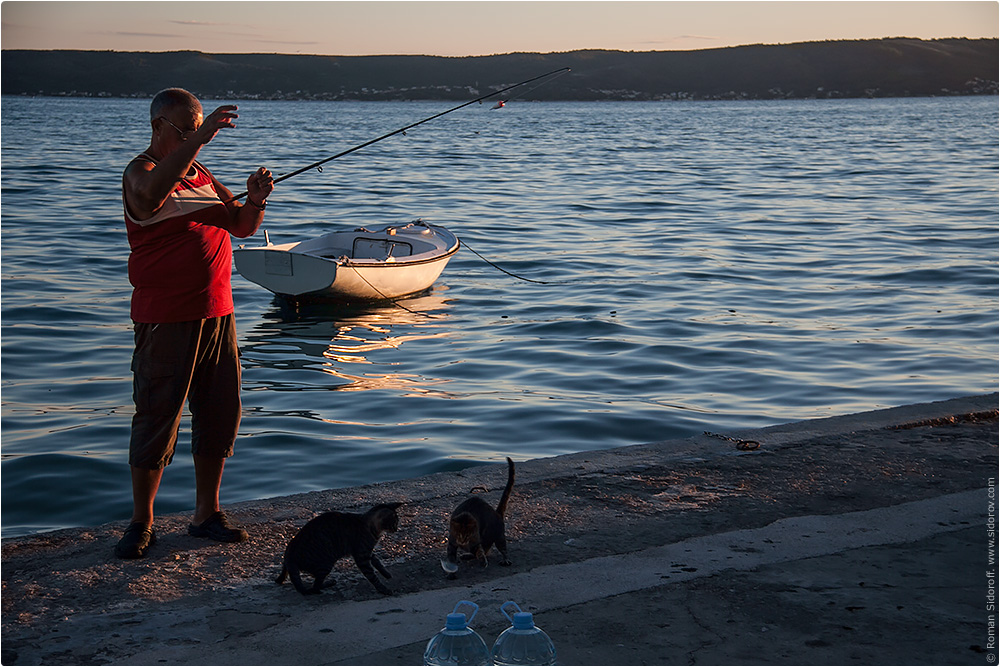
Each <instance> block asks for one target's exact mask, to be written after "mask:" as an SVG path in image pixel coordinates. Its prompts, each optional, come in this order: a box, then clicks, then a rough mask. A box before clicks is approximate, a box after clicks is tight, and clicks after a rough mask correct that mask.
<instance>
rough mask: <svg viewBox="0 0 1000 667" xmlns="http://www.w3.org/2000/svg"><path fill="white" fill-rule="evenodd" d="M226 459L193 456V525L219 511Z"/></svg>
mask: <svg viewBox="0 0 1000 667" xmlns="http://www.w3.org/2000/svg"><path fill="white" fill-rule="evenodd" d="M225 465H226V459H217V458H212V457H210V456H199V455H197V454H195V455H194V479H195V487H196V488H195V507H194V523H195V525H199V524H201V523H203V522H205V521H207V520H208V519H209V517H211V516H212V515H213V514H215V513H216V512H218V511H219V489H220V488H221V486H222V469H223V468H224V467H225Z"/></svg>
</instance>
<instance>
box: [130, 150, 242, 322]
mask: <svg viewBox="0 0 1000 667" xmlns="http://www.w3.org/2000/svg"><path fill="white" fill-rule="evenodd" d="M137 159H141V160H147V161H149V162H154V163H155V160H152V159H151V158H150V157H149V156H147V155H140V156H139V157H138V158H137ZM194 172H195V173H194V175H192V176H189V177H187V178H184V179H182V180H181V181H179V182H178V183H177V185H176V187H175V188H174V191H173V192H171V193H170V196H169V197H168V198H167V201H166V202H165V203H164V204H163V206H162V207H161V208H160V210H159V211H157V213H156V215H154V216H153V217H152V218H150V219H148V220H136V219H135V218H133V217H132V215H131V214H130V213H129V210H128V205H124V209H125V229H126V231H127V232H128V243H129V247H130V248H131V250H132V252H131V254H130V255H129V258H128V279H129V282H130V283H132V287H133V288H134V289H133V291H132V320H133V321H134V322H143V323H151V324H153V323H160V322H187V321H191V320H200V319H207V318H210V317H222V316H223V315H228V314H230V313H232V312H233V293H232V288H231V286H230V282H231V279H232V262H233V248H232V245H231V243H230V241H229V232H228V230H227V226H228V225H229V214H228V213H227V211H226V207H225V205H224V204H223V203H222V200H221V199H220V198H219V195H218V193H217V192H216V191H215V187H214V186H213V185H212V178H211V176H209V174H208V171H207V170H206V169H205V168H204V167H202V166H201V165H199V164H198V163H195V165H194ZM123 188H124V186H123ZM124 196H125V195H124V190H123V192H122V201H123V204H124Z"/></svg>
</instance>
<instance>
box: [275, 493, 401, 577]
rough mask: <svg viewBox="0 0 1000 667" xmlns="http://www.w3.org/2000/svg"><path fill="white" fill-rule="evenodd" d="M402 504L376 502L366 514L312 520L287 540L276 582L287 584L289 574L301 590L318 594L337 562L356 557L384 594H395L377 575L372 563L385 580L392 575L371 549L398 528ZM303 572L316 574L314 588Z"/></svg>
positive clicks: (329, 515)
mask: <svg viewBox="0 0 1000 667" xmlns="http://www.w3.org/2000/svg"><path fill="white" fill-rule="evenodd" d="M402 504H403V503H387V504H382V505H376V506H375V507H373V508H371V509H370V510H368V511H367V512H365V513H364V514H348V513H346V512H324V513H323V514H320V515H319V516H317V517H314V518H312V519H310V520H309V522H308V523H306V525H304V526H302V528H301V530H299V532H298V533H297V534H296V535H295V537H293V538H292V539H291V540H290V541H289V542H288V547H287V548H286V549H285V559H284V562H283V563H282V566H281V574H280V575H279V576H278V578H277V579H276V581H277V583H279V584H283V583H285V577H286V576H287V577H290V578H291V580H292V583H293V584H294V585H295V588H296V590H298V592H299V593H302V594H303V595H310V594H316V593H319V592H320V589H321V588H322V587H323V581H324V580H325V579H326V577H327V575H329V574H330V572H331V571H332V570H333V565H334V563H336V562H337V561H338V560H340V559H341V558H343V557H344V556H353V557H354V562H355V563H356V564H357V566H358V569H359V570H361V573H362V574H363V575H365V578H366V579H368V581H370V582H371V584H372V586H374V587H375V590H377V591H378V592H379V593H382V594H383V595H392V591H391V590H389V588H388V587H386V585H385V584H383V583H382V582H381V581H379V579H378V578H377V577H376V576H375V570H374V569H372V565H374V566H375V568H377V569H378V571H379V572H381V573H382V576H384V577H385V578H386V579H391V578H392V575H391V574H389V572H388V571H387V570H386V569H385V567H384V566H383V565H382V562H381V561H379V559H378V557H377V556H375V555H374V554H373V553H372V551H373V550H374V549H375V545H376V544H378V540H379V538H380V537H381V536H382V533H384V532H390V533H394V532H396V529H397V528H399V515H398V514H397V513H396V510H398V509H399V507H400V506H401V505H402ZM302 572H307V573H309V574H311V575H312V576H313V585H312V588H306V587H305V585H304V584H303V583H302V577H301V576H300V573H302Z"/></svg>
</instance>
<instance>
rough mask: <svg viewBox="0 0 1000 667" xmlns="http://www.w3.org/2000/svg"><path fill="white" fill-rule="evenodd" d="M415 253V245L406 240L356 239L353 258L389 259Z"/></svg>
mask: <svg viewBox="0 0 1000 667" xmlns="http://www.w3.org/2000/svg"><path fill="white" fill-rule="evenodd" d="M412 254H413V245H412V244H410V243H407V242H406V241H389V240H387V239H367V238H364V237H360V236H359V237H358V238H356V239H354V248H353V251H352V253H351V259H388V258H390V257H409V256H410V255H412Z"/></svg>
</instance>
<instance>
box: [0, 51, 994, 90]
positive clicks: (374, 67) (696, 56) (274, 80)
mask: <svg viewBox="0 0 1000 667" xmlns="http://www.w3.org/2000/svg"><path fill="white" fill-rule="evenodd" d="M998 63H1000V48H998V40H997V39H964V38H954V39H937V40H921V39H913V38H888V39H872V40H840V41H826V42H803V43H796V44H780V45H763V44H756V45H748V46H739V47H728V48H721V49H705V50H698V51H629V52H625V51H604V50H581V51H570V52H565V53H509V54H504V55H495V56H468V57H441V56H310V55H282V54H212V53H201V52H197V51H174V52H117V51H69V50H67V51H42V50H3V51H2V58H0V65H2V78H0V93H2V94H4V95H18V96H40V97H99V98H104V97H108V98H143V99H148V98H150V97H152V95H154V94H155V93H156V92H157V91H159V90H161V89H163V88H167V87H171V86H180V87H184V88H187V89H189V90H191V91H192V92H194V93H195V94H197V95H199V96H200V97H204V98H213V99H237V100H250V99H265V100H319V101H349V100H357V101H440V100H455V101H462V100H468V99H470V98H474V97H477V96H480V95H485V94H489V93H490V92H491V91H495V90H499V89H500V88H502V87H504V86H508V85H511V84H514V83H517V82H519V81H522V80H525V79H528V78H531V77H533V76H537V75H539V74H542V73H544V72H548V71H554V70H557V69H559V68H564V67H569V68H570V69H571V71H570V72H568V73H567V74H565V75H560V76H554V77H553V78H551V79H547V80H543V81H541V82H539V83H538V84H537V85H536V84H531V85H529V86H526V87H525V88H523V89H515V90H513V91H511V92H510V95H509V97H508V95H504V98H506V99H516V100H518V101H581V102H584V101H586V102H593V101H650V102H663V101H689V100H690V101H705V100H710V101H714V100H771V99H855V98H896V97H942V96H969V95H997V94H998V83H997V82H998V80H1000V74H998V69H1000V64H998Z"/></svg>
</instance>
